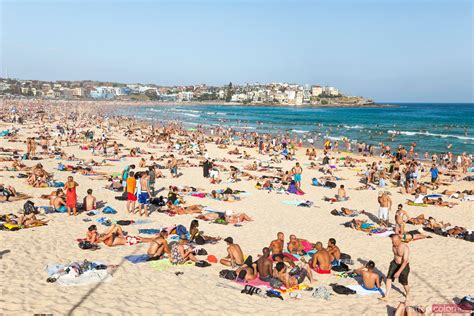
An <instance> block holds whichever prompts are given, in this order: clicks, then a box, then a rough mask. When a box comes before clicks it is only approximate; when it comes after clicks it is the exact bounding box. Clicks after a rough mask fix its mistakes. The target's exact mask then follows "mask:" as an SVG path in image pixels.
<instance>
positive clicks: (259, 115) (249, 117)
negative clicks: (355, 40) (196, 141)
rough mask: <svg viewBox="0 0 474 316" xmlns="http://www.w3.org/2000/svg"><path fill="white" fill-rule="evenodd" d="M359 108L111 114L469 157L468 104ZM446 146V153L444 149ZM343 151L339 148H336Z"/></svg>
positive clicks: (163, 109) (168, 109) (199, 108)
mask: <svg viewBox="0 0 474 316" xmlns="http://www.w3.org/2000/svg"><path fill="white" fill-rule="evenodd" d="M391 104H393V105H394V106H378V107H363V108H333V107H327V108H307V107H303V108H302V107H268V106H228V105H192V106H155V107H130V108H121V109H119V110H117V112H116V114H119V115H126V116H134V117H136V118H140V119H146V120H151V121H155V122H162V121H163V122H164V121H170V120H179V121H181V122H183V124H184V126H188V127H193V126H196V125H199V124H200V125H204V126H207V127H210V126H217V125H221V126H227V127H232V128H234V129H240V130H248V131H249V132H251V131H258V132H263V133H268V132H270V133H275V134H276V133H279V132H290V133H292V134H294V135H300V136H303V134H308V133H311V134H313V135H314V133H317V134H319V135H321V136H323V137H330V138H331V139H333V140H336V139H341V138H342V137H346V138H349V139H351V140H353V141H360V142H366V143H368V144H373V145H378V144H379V143H381V142H383V143H385V144H388V145H390V146H391V147H392V148H394V147H396V146H398V145H399V144H403V145H405V146H407V148H409V146H410V145H411V143H413V142H416V143H417V152H418V153H420V155H421V154H423V153H424V152H429V153H433V152H438V153H441V152H446V151H448V150H449V151H452V152H453V153H462V152H467V153H471V154H472V153H474V119H473V118H474V104H473V103H450V104H447V103H398V104H397V103H391ZM448 146H450V149H448ZM340 148H342V144H341V145H340Z"/></svg>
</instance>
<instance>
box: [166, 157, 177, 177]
mask: <svg viewBox="0 0 474 316" xmlns="http://www.w3.org/2000/svg"><path fill="white" fill-rule="evenodd" d="M170 158H171V161H170V162H169V164H168V168H169V169H170V173H171V177H173V178H177V177H178V160H176V158H175V157H174V155H170Z"/></svg>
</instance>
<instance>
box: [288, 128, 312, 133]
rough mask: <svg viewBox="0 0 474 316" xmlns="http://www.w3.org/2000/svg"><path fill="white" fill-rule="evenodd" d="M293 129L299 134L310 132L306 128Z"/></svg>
mask: <svg viewBox="0 0 474 316" xmlns="http://www.w3.org/2000/svg"><path fill="white" fill-rule="evenodd" d="M291 131H292V132H293V133H298V134H304V133H309V131H305V130H301V129H292V130H291Z"/></svg>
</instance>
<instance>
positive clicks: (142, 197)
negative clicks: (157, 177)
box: [138, 170, 151, 216]
mask: <svg viewBox="0 0 474 316" xmlns="http://www.w3.org/2000/svg"><path fill="white" fill-rule="evenodd" d="M149 179H150V172H149V171H148V170H147V171H145V173H144V174H143V175H142V177H141V178H140V185H141V192H140V194H139V195H138V212H139V213H140V216H143V215H145V216H150V214H148V200H149V198H150V196H151V192H150V187H149V184H148V181H149ZM142 208H143V213H142Z"/></svg>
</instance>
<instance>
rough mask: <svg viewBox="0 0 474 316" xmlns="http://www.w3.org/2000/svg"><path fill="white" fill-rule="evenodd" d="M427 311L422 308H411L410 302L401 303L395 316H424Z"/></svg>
mask: <svg viewBox="0 0 474 316" xmlns="http://www.w3.org/2000/svg"><path fill="white" fill-rule="evenodd" d="M424 315H426V309H425V308H424V307H422V306H418V305H417V306H410V305H408V302H400V303H399V304H398V306H397V308H396V310H395V314H394V316H424Z"/></svg>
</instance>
